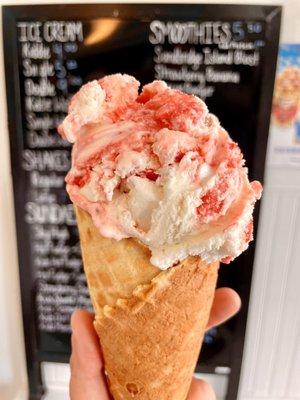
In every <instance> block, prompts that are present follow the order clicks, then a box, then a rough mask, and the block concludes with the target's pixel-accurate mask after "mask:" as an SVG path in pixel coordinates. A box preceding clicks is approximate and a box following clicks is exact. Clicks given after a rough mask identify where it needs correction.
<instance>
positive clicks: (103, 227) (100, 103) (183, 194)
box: [59, 74, 261, 269]
mask: <svg viewBox="0 0 300 400" xmlns="http://www.w3.org/2000/svg"><path fill="white" fill-rule="evenodd" d="M138 88H139V82H138V81H136V80H135V79H134V78H133V77H131V76H128V75H121V74H116V75H111V76H107V77H105V78H103V79H101V80H99V81H92V82H89V83H87V84H86V85H84V86H83V87H82V88H81V89H80V90H79V92H78V93H77V94H76V95H75V96H74V97H73V98H72V100H71V102H70V106H69V113H68V116H67V117H66V119H65V120H64V121H63V123H62V124H61V125H60V127H59V132H60V134H61V135H62V136H63V137H64V138H66V139H67V140H69V141H70V142H72V143H74V146H73V151H72V167H71V170H70V171H69V173H68V175H67V177H66V182H67V191H68V193H69V195H70V198H71V200H72V202H73V203H75V204H76V205H77V206H79V207H81V208H82V209H83V210H85V211H87V212H88V213H89V214H90V215H91V217H92V219H93V222H94V224H95V226H96V227H97V228H98V229H99V232H100V234H101V235H102V236H105V237H110V238H114V239H116V240H121V239H123V238H129V237H132V238H135V239H137V240H139V241H140V242H142V243H143V244H145V245H146V246H147V247H148V248H149V249H150V250H151V253H152V257H151V262H152V264H153V265H155V266H157V267H159V268H161V269H166V268H169V267H171V266H172V265H174V264H175V263H177V262H178V261H181V260H183V259H184V258H186V257H187V256H189V255H197V256H199V257H201V258H202V259H203V260H206V261H207V262H213V261H217V260H220V261H222V262H230V261H231V260H232V259H233V258H235V257H236V256H238V255H239V254H240V253H241V252H242V251H244V250H245V249H246V248H247V247H248V243H249V241H250V240H252V230H253V222H252V213H253V207H254V203H255V201H256V200H257V199H258V198H259V197H260V195H261V185H260V183H259V182H256V181H255V182H252V183H249V181H248V177H247V168H245V167H244V160H243V156H242V153H241V151H240V149H239V147H238V145H237V144H236V143H234V142H233V141H232V140H231V139H230V137H229V135H228V133H227V132H226V131H225V130H224V129H223V128H222V127H221V126H220V124H219V121H218V119H217V118H216V117H215V116H213V115H212V114H209V113H208V110H207V107H206V105H205V103H204V102H203V101H201V100H200V99H199V98H197V97H195V96H191V95H187V94H185V93H182V92H180V91H177V90H173V89H170V88H169V87H168V86H167V85H166V84H165V83H164V82H161V81H154V82H152V83H150V84H148V85H146V86H144V88H143V90H142V92H141V94H138Z"/></svg>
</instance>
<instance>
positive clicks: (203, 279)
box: [76, 207, 219, 400]
mask: <svg viewBox="0 0 300 400" xmlns="http://www.w3.org/2000/svg"><path fill="white" fill-rule="evenodd" d="M76 215H77V221H78V227H79V233H80V241H81V249H82V256H83V263H84V269H85V273H86V276H87V281H88V286H89V291H90V295H91V299H92V302H93V306H94V309H95V322H94V325H95V329H96V331H97V333H98V336H99V338H100V342H101V347H102V351H103V356H104V361H105V370H106V373H107V377H108V382H109V389H110V392H111V394H112V395H113V398H114V399H115V400H127V399H128V400H129V399H135V400H185V399H186V396H187V393H188V390H189V387H190V383H191V379H192V375H193V371H194V368H195V365H196V362H197V359H198V355H199V351H200V348H201V344H202V340H203V336H204V332H205V327H206V324H207V321H208V317H209V313H210V309H211V305H212V300H213V296H214V290H215V286H216V280H217V275H218V267H219V263H212V264H208V263H205V262H203V261H202V260H200V259H199V258H198V257H188V258H186V259H185V260H184V261H182V262H180V263H179V264H178V265H176V266H174V267H172V268H170V269H168V270H166V271H161V270H160V269H158V268H156V267H154V266H153V265H152V264H151V263H150V261H149V260H150V252H149V250H148V249H147V248H146V247H145V246H143V245H142V244H141V243H139V242H138V241H136V240H134V239H124V240H121V241H115V240H113V239H107V238H104V237H102V236H101V235H100V234H99V232H98V230H97V229H96V227H95V226H94V225H93V222H92V220H91V218H90V216H89V215H88V214H87V213H86V212H84V211H83V210H81V209H79V208H77V207H76Z"/></svg>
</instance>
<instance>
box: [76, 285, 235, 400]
mask: <svg viewBox="0 0 300 400" xmlns="http://www.w3.org/2000/svg"><path fill="white" fill-rule="evenodd" d="M240 305H241V300H240V298H239V296H238V294H237V293H236V292H235V291H234V290H232V289H229V288H221V289H217V290H216V293H215V298H214V301H213V305H212V309H211V313H210V317H209V321H208V324H207V330H208V329H210V328H212V327H213V326H216V325H220V324H221V323H223V322H224V321H226V320H227V319H229V318H231V317H232V316H233V315H234V314H236V313H237V312H238V310H239V308H240ZM93 319H94V317H93V315H91V314H90V313H88V312H87V311H83V310H77V311H75V312H74V313H73V315H72V318H71V326H72V332H73V333H72V354H71V358H70V366H71V380H70V398H71V400H86V399H89V400H111V397H110V395H109V391H108V388H107V385H106V379H105V375H104V365H103V359H102V355H101V349H100V345H99V339H98V336H97V333H96V332H95V329H94V326H93ZM215 399H216V396H215V394H214V391H213V389H212V387H211V386H210V385H209V384H208V383H207V382H205V381H203V380H201V379H195V378H193V381H192V384H191V388H190V391H189V395H188V398H187V400H215Z"/></svg>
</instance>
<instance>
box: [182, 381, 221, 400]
mask: <svg viewBox="0 0 300 400" xmlns="http://www.w3.org/2000/svg"><path fill="white" fill-rule="evenodd" d="M187 400H216V395H215V392H214V390H213V388H212V387H211V385H210V384H209V383H207V382H205V381H203V380H202V379H196V378H193V380H192V384H191V387H190V391H189V395H188V397H187Z"/></svg>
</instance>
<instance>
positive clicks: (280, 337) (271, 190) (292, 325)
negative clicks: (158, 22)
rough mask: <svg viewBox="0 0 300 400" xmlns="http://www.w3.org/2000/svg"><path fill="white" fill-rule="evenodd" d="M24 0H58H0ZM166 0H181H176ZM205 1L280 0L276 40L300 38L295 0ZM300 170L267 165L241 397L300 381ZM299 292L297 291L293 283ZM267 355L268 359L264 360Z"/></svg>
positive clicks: (0, 236)
mask: <svg viewBox="0 0 300 400" xmlns="http://www.w3.org/2000/svg"><path fill="white" fill-rule="evenodd" d="M94 2H96V1H94ZM105 2H108V1H105ZM128 2H129V1H128ZM138 2H139V1H138ZM153 2H157V1H153ZM164 2H166V1H164ZM26 3H27V4H34V3H40V4H42V3H44V4H46V3H48V4H49V3H60V1H53V0H52V1H51V0H48V1H42V0H40V1H27V2H24V1H10V2H5V1H2V0H0V5H3V4H26ZM64 3H82V0H79V1H68V0H65V1H64ZM157 3H159V1H158V2H157ZM172 3H180V1H173V2H172ZM206 3H227V4H228V3H230V4H237V3H239V4H246V3H247V4H251V3H252V4H274V3H275V4H282V3H284V5H285V11H284V24H283V31H282V39H283V41H285V42H287V41H288V42H293V41H295V38H296V37H297V40H298V43H300V32H299V29H300V24H299V18H300V1H299V0H281V1H278V0H277V1H268V0H265V1H260V0H254V1H251V0H242V1H230V0H227V1H222V0H219V1H206ZM297 18H298V27H297V24H296V19H297ZM1 23H2V21H1ZM296 28H297V32H296ZM1 35H2V29H1ZM0 46H1V47H0V52H1V53H0V97H1V98H0V104H1V108H0V132H1V134H0V321H1V323H0V338H1V340H0V398H1V400H15V399H26V398H27V380H26V369H25V356H24V345H23V337H22V318H21V308H20V293H19V282H18V264H17V254H16V242H15V225H14V211H13V198H12V184H11V171H10V160H9V145H8V131H7V121H6V97H5V82H4V79H5V76H4V67H3V55H2V51H3V50H2V48H3V46H2V40H1V43H0ZM299 175H300V174H299V173H298V172H297V171H296V172H295V171H288V172H287V171H280V170H275V169H268V170H267V171H266V185H265V191H264V200H263V204H262V215H261V219H260V227H259V237H258V251H257V255H256V262H255V272H254V286H253V289H252V297H251V307H250V316H249V322H248V328H247V342H246V348H245V357H244V362H243V374H242V381H241V387H240V395H239V399H240V400H250V399H251V400H258V399H262V398H263V399H270V400H271V399H272V400H275V399H277V397H278V398H279V395H280V396H282V397H281V399H286V400H287V399H291V400H292V399H295V400H296V399H300V385H299V382H298V380H297V373H298V372H299V374H298V378H299V376H300V371H299V368H300V337H299V335H300V319H299V311H298V313H297V312H295V309H294V304H295V303H296V302H297V304H300V297H299V294H297V282H299V278H300V276H299V273H300V268H299V264H300V253H299V247H300V246H297V242H296V241H295V239H296V238H297V239H298V243H300V207H299V198H300V177H299ZM293 238H294V239H293ZM284 239H286V240H284ZM275 246H276V252H275ZM298 293H300V291H299V290H298ZM270 357H271V362H268V360H269V358H270ZM287 367H288V368H287ZM282 377H283V378H282Z"/></svg>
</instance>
